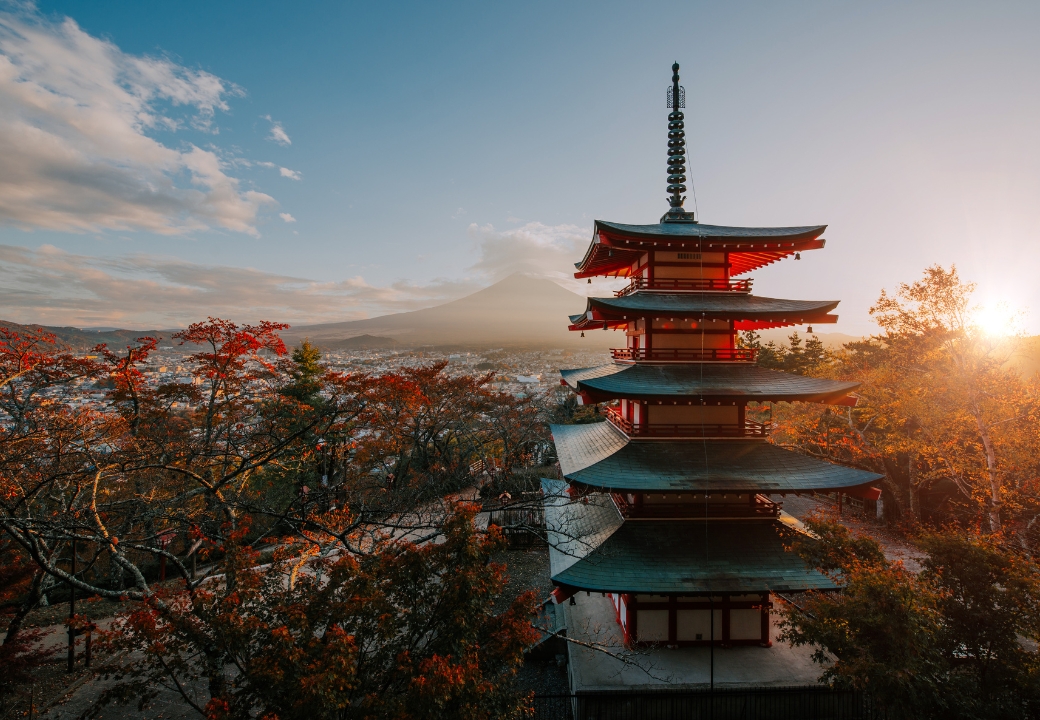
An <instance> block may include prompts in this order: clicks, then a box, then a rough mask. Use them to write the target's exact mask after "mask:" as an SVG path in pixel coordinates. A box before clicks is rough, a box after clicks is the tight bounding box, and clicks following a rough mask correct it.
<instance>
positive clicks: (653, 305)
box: [572, 291, 839, 320]
mask: <svg viewBox="0 0 1040 720" xmlns="http://www.w3.org/2000/svg"><path fill="white" fill-rule="evenodd" d="M838 302H839V301H838V300H783V299H779V298H767V297H759V296H757V295H748V294H745V293H659V292H644V291H639V292H634V293H632V294H631V295H625V296H623V297H617V298H614V297H610V298H602V297H590V298H588V304H587V305H586V308H585V311H586V312H588V311H589V310H592V309H596V310H600V311H606V312H608V313H609V314H611V315H624V314H626V313H628V314H631V315H632V316H633V317H636V316H643V315H646V314H653V315H668V314H672V315H674V316H675V317H691V316H697V317H700V316H701V315H706V316H707V317H708V318H715V319H720V320H721V319H733V320H751V319H754V318H758V317H762V318H769V319H773V318H778V317H783V318H791V319H799V318H801V317H819V316H820V315H821V314H823V313H827V312H830V311H831V310H833V309H834V308H836V307H837V306H838ZM573 317H574V316H572V319H573Z"/></svg>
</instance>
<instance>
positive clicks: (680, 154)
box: [661, 63, 697, 223]
mask: <svg viewBox="0 0 1040 720" xmlns="http://www.w3.org/2000/svg"><path fill="white" fill-rule="evenodd" d="M667 107H670V108H672V112H670V113H668V192H669V193H670V195H669V197H668V204H669V205H671V208H670V209H669V210H668V212H666V213H665V214H664V216H663V217H662V218H661V222H663V223H664V222H697V220H696V219H695V218H694V214H693V213H691V212H686V211H685V210H683V202H684V201H685V200H686V196H685V195H683V193H684V192H686V184H685V183H686V132H685V130H684V128H685V123H684V122H683V120H684V117H683V114H682V111H681V110H680V109H679V108H684V107H686V90H685V89H684V88H683V87H682V86H681V85H680V84H679V63H674V64H673V65H672V86H671V87H670V88H668V93H667Z"/></svg>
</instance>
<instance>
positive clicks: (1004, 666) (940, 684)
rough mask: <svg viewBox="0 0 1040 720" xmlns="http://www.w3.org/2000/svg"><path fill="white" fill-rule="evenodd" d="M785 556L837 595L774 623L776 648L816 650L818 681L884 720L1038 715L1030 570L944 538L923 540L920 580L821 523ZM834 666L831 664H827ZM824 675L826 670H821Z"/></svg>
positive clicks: (1009, 556) (993, 551) (988, 549)
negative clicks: (873, 708)
mask: <svg viewBox="0 0 1040 720" xmlns="http://www.w3.org/2000/svg"><path fill="white" fill-rule="evenodd" d="M807 525H808V527H809V529H810V530H811V531H812V532H813V533H814V534H815V539H812V540H809V539H803V540H802V541H800V542H798V543H796V546H795V548H794V549H795V550H796V551H797V552H799V553H800V554H801V555H802V557H803V558H805V559H806V560H807V562H808V563H809V564H810V565H812V566H814V567H817V568H819V569H820V570H822V571H824V572H826V573H828V574H829V575H830V576H831V577H832V578H833V579H834V580H835V582H836V584H837V585H838V588H839V591H838V592H836V593H809V594H808V597H807V599H806V601H805V602H804V604H802V605H801V606H798V607H796V606H794V605H787V606H786V607H785V609H784V611H783V619H782V621H781V625H782V627H783V631H782V638H783V639H786V640H788V641H789V642H791V643H792V644H794V645H809V646H813V647H814V648H815V651H814V656H813V657H814V659H815V660H816V661H817V662H820V663H823V664H825V665H826V669H825V670H824V672H823V676H822V678H821V679H822V680H824V681H826V682H829V683H831V684H834V685H836V686H839V687H854V688H858V689H862V690H867V691H869V692H870V693H872V694H873V695H874V696H875V697H876V698H877V700H878V701H879V702H880V704H881V705H882V707H883V708H884V709H885V711H886V712H887V713H888V717H891V718H994V719H996V718H1008V719H1009V720H1010V718H1018V717H1025V716H1028V714H1029V709H1030V708H1033V710H1034V711H1035V709H1036V708H1037V707H1038V705H1037V703H1040V685H1038V683H1037V678H1038V670H1040V665H1038V660H1037V656H1036V652H1035V651H1030V650H1026V649H1025V648H1024V647H1023V646H1022V640H1023V639H1025V641H1026V642H1035V641H1036V640H1037V639H1038V637H1040V634H1038V631H1037V613H1036V607H1037V591H1038V589H1040V586H1038V584H1037V583H1038V574H1037V568H1036V567H1035V566H1033V565H1032V564H1031V563H1029V562H1027V561H1025V560H1023V559H1022V558H1020V557H1018V556H1017V555H1016V554H1015V553H1014V552H1013V551H1010V550H1008V549H1005V548H1002V547H1000V546H998V545H995V544H993V542H992V538H991V537H989V538H985V537H981V536H979V535H972V534H965V533H962V532H955V531H951V530H947V531H943V532H940V533H932V534H929V535H926V536H924V537H923V538H922V539H921V547H922V548H923V549H924V550H925V551H926V552H927V553H928V556H927V558H926V559H925V561H924V569H923V570H922V571H921V572H920V573H914V572H911V571H909V570H907V569H906V568H905V567H903V565H902V564H901V563H896V564H891V563H889V562H888V561H886V560H885V559H884V555H883V553H882V552H881V548H880V547H879V546H878V545H877V543H876V542H874V541H873V540H871V539H870V538H866V537H853V536H852V535H851V534H850V533H849V531H848V530H847V529H846V528H845V527H844V526H842V525H840V524H838V523H836V522H834V521H831V520H827V519H825V518H815V519H811V520H810V521H809V522H808V523H807ZM832 659H833V662H832V663H831V662H830V661H831V660H832ZM828 663H830V664H828Z"/></svg>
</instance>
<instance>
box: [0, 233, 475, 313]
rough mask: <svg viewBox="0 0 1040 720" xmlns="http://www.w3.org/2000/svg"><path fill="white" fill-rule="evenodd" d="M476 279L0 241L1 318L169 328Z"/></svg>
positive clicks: (314, 308)
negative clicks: (326, 274)
mask: <svg viewBox="0 0 1040 720" xmlns="http://www.w3.org/2000/svg"><path fill="white" fill-rule="evenodd" d="M480 287H481V285H480V284H477V283H475V282H469V281H447V280H434V281H432V282H430V283H428V284H426V285H416V284H413V283H409V282H404V281H402V282H396V283H393V284H392V285H390V286H388V287H376V286H372V285H369V284H368V283H367V282H366V281H365V279H364V278H362V277H353V278H349V279H347V280H343V281H340V282H320V281H316V280H309V279H306V278H299V277H292V276H288V275H278V274H275V273H267V272H262V271H260V270H255V269H252V268H236V267H228V266H213V265H202V264H197V263H191V262H187V261H184V260H179V259H177V258H169V257H158V256H149V255H131V256H127V257H121V258H96V257H90V256H85V255H76V254H73V253H69V252H65V251H64V250H60V249H58V248H55V247H53V246H50V245H44V246H42V247H40V248H38V249H36V250H32V249H28V248H23V247H17V246H11V245H0V307H2V308H3V316H2V317H0V319H2V320H8V321H12V322H23V323H41V324H45V325H73V326H81V327H82V326H91V325H116V326H121V327H134V328H140V329H148V328H171V327H183V326H184V325H186V324H187V323H189V322H192V321H195V320H199V319H201V318H205V317H207V316H211V315H212V316H214V317H227V318H232V319H234V320H237V321H241V322H255V321H257V320H279V321H285V322H294V323H303V322H320V321H336V320H352V319H357V318H363V317H371V316H373V315H381V314H384V313H391V312H403V311H406V310H416V309H418V308H422V307H429V306H431V305H437V304H439V303H442V302H446V301H448V300H452V299H454V298H457V297H460V296H462V295H465V294H467V293H470V292H474V291H476V290H478V289H479V288H480Z"/></svg>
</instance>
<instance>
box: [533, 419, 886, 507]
mask: <svg viewBox="0 0 1040 720" xmlns="http://www.w3.org/2000/svg"><path fill="white" fill-rule="evenodd" d="M550 430H551V431H552V435H553V441H554V442H555V444H556V454H557V457H558V458H559V461H560V469H561V471H562V472H563V476H564V477H565V478H566V479H567V480H569V481H571V482H573V483H577V484H580V485H584V486H587V487H590V488H598V489H602V490H628V491H633V492H753V493H769V494H777V493H797V492H814V491H819V492H830V491H833V490H839V489H851V488H860V487H864V486H868V485H871V484H875V483H877V482H878V481H879V480H881V479H882V478H883V477H884V476H882V475H878V474H877V473H873V472H869V471H867V470H860V469H859V468H850V467H846V466H844V465H837V464H835V463H829V462H825V461H823V460H817V459H815V458H812V457H809V456H807V455H802V454H801V453H797V452H794V451H792V450H787V449H785V448H782V447H779V446H777V445H773V444H771V443H768V442H765V441H762V440H705V441H701V442H690V441H688V440H653V441H648V440H644V441H639V440H637V441H631V440H629V439H628V438H627V437H625V436H624V435H623V434H622V433H621V432H620V431H619V430H617V429H615V428H614V426H613V425H611V424H610V423H607V422H601V423H595V424H591V425H551V426H550Z"/></svg>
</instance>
